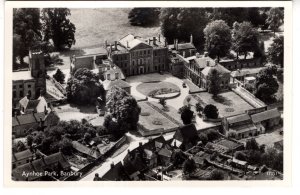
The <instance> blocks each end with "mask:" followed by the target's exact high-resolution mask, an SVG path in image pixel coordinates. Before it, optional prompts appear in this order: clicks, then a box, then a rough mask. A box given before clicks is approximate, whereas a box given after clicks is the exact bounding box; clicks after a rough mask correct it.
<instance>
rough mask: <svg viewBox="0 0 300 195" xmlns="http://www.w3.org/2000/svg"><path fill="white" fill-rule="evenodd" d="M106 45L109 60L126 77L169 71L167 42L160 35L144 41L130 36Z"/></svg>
mask: <svg viewBox="0 0 300 195" xmlns="http://www.w3.org/2000/svg"><path fill="white" fill-rule="evenodd" d="M105 45H106V49H107V52H108V56H109V58H110V59H111V60H112V62H113V63H114V64H116V65H117V66H118V67H120V68H121V70H122V71H123V73H124V74H125V75H126V76H132V75H140V74H147V73H153V72H161V71H165V70H167V64H168V63H167V59H168V48H167V42H166V40H165V39H164V38H163V37H162V36H160V35H158V37H151V38H146V39H144V38H141V37H138V36H134V35H132V34H128V35H126V36H125V37H123V38H121V39H120V40H119V41H115V42H114V44H110V45H109V44H108V43H107V41H106V42H105Z"/></svg>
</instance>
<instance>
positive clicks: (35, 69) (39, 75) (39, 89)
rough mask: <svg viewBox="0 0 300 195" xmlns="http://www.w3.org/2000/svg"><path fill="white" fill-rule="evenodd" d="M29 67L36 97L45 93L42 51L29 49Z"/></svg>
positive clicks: (44, 70) (44, 69)
mask: <svg viewBox="0 0 300 195" xmlns="http://www.w3.org/2000/svg"><path fill="white" fill-rule="evenodd" d="M29 68H30V72H31V76H32V77H33V78H34V79H35V94H36V97H35V98H38V97H39V96H40V95H44V94H45V93H46V67H45V59H44V54H43V52H42V51H40V50H33V51H29Z"/></svg>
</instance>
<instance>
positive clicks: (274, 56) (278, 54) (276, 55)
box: [268, 36, 284, 67]
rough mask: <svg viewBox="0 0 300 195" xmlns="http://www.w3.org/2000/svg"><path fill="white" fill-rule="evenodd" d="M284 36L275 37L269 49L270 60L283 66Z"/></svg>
mask: <svg viewBox="0 0 300 195" xmlns="http://www.w3.org/2000/svg"><path fill="white" fill-rule="evenodd" d="M283 55H284V38H283V36H279V37H276V38H274V40H273V43H272V44H271V46H270V47H269V49H268V60H269V61H270V62H271V63H273V64H276V65H280V66H281V67H283Z"/></svg>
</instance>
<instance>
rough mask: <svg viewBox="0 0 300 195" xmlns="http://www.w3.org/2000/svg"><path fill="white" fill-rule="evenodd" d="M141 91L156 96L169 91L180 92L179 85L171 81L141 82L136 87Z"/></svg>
mask: <svg viewBox="0 0 300 195" xmlns="http://www.w3.org/2000/svg"><path fill="white" fill-rule="evenodd" d="M136 89H137V90H138V91H139V92H140V93H142V94H143V95H145V96H150V97H152V96H156V95H163V94H169V93H178V92H180V89H179V87H177V85H175V84H173V83H170V82H165V81H164V82H149V83H141V84H139V85H138V86H137V88H136Z"/></svg>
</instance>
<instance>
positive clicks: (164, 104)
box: [159, 98, 167, 107]
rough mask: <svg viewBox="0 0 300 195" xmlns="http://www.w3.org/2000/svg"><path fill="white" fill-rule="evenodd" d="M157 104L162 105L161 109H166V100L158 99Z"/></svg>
mask: <svg viewBox="0 0 300 195" xmlns="http://www.w3.org/2000/svg"><path fill="white" fill-rule="evenodd" d="M159 103H160V105H162V106H163V107H166V105H167V102H166V99H165V98H161V99H159Z"/></svg>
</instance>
